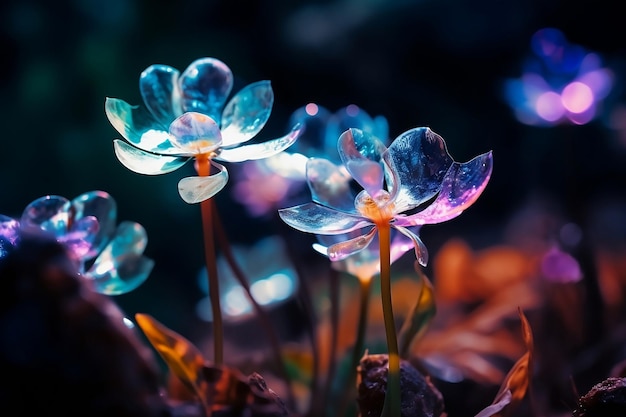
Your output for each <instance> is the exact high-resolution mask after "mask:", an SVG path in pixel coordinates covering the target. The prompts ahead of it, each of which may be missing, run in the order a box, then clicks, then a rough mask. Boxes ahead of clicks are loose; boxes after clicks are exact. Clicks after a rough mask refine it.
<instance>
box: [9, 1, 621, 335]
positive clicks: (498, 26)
mask: <svg viewBox="0 0 626 417" xmlns="http://www.w3.org/2000/svg"><path fill="white" fill-rule="evenodd" d="M0 8H1V9H0V10H1V11H2V12H1V16H2V26H1V34H0V36H1V41H0V43H1V45H2V62H3V63H2V66H1V67H0V68H1V75H0V80H1V81H0V97H1V98H2V108H1V112H0V114H1V115H2V126H3V132H2V136H3V138H2V148H1V151H0V158H1V160H0V178H2V180H1V186H0V213H4V214H6V215H12V216H19V215H20V213H21V211H22V209H23V208H24V206H25V205H26V204H28V203H29V202H30V201H32V200H34V199H36V198H38V197H40V196H43V195H46V194H58V195H62V196H65V197H67V198H73V197H75V196H77V195H79V194H81V193H83V192H86V191H90V190H95V189H101V190H105V191H107V192H109V193H110V194H111V195H112V196H113V197H114V198H115V199H116V200H117V203H118V218H119V220H120V221H121V220H134V221H137V222H140V223H141V224H142V225H143V226H144V227H145V228H146V230H147V231H148V236H149V243H148V248H147V250H146V254H147V255H148V256H150V257H152V258H154V259H155V260H156V262H157V264H156V267H155V269H154V271H153V273H152V275H151V277H150V278H149V279H148V281H147V282H146V283H145V284H144V285H142V286H141V287H140V288H138V289H137V290H135V291H134V292H132V293H129V294H126V295H122V296H119V297H117V300H118V301H119V303H120V304H121V305H122V307H123V308H125V309H126V310H127V311H129V313H131V314H132V313H134V312H137V311H141V312H149V313H151V314H154V315H155V316H156V317H158V318H159V320H161V321H162V322H164V323H165V324H167V325H169V326H171V327H173V328H176V329H177V331H179V332H181V333H182V334H189V332H191V331H192V328H194V326H195V323H194V320H196V318H195V313H194V307H195V303H196V302H197V300H198V299H199V298H201V297H202V296H203V294H201V292H200V290H199V289H198V286H197V284H196V275H197V272H198V270H199V269H200V268H201V267H202V265H203V261H204V260H203V249H202V245H203V243H202V235H201V222H200V210H199V207H198V206H191V205H187V204H186V203H184V202H183V201H182V200H181V199H180V197H179V196H178V193H177V191H176V184H177V182H178V180H179V179H180V178H182V177H183V176H187V175H191V174H192V172H193V169H192V167H191V165H188V166H186V167H184V168H183V169H182V170H179V171H176V172H174V173H171V174H168V175H164V176H158V177H147V176H141V175H137V174H134V173H132V172H130V171H129V170H127V169H126V168H124V167H123V166H122V165H121V164H120V163H119V162H118V161H117V159H116V157H115V155H114V153H113V146H112V140H113V139H114V138H117V137H119V135H118V133H117V132H116V131H115V130H114V129H113V128H112V127H111V125H110V124H109V122H108V121H107V119H106V117H105V114H104V100H105V97H117V98H122V99H124V100H126V101H128V102H129V103H133V104H140V103H141V97H140V95H139V90H138V79H139V74H140V73H141V71H142V70H144V69H145V68H146V67H148V66H149V65H151V64H154V63H161V64H169V65H171V66H174V67H176V68H178V69H180V70H181V71H182V70H184V69H185V68H186V66H187V65H188V64H190V63H191V62H192V61H193V60H195V59H196V58H200V57H204V56H212V57H216V58H219V59H221V60H222V61H224V62H225V63H226V64H227V65H228V66H230V68H231V69H232V70H233V73H234V74H235V82H236V84H235V88H234V91H237V90H238V89H240V88H241V87H242V86H244V85H246V84H248V83H250V82H254V81H258V80H264V79H268V80H271V81H272V86H273V88H274V92H275V104H274V109H273V112H272V116H271V118H270V121H269V122H268V125H267V126H266V127H265V128H264V130H263V131H262V133H261V136H262V137H264V138H273V137H277V136H281V135H283V134H284V133H285V132H286V131H287V129H288V126H287V124H288V119H289V116H290V114H291V112H293V111H294V110H295V109H296V108H298V107H300V106H302V105H305V104H306V103H309V102H316V103H318V104H321V105H323V106H325V107H327V108H328V109H330V110H332V111H334V110H337V109H339V108H341V107H343V106H346V105H348V104H357V105H358V106H360V107H361V108H363V109H364V110H366V111H367V112H368V113H369V114H371V115H383V116H385V117H386V118H387V120H388V122H389V128H390V136H391V138H394V137H396V136H397V135H398V134H400V133H402V132H404V131H405V130H408V129H410V128H413V127H416V126H430V127H431V128H432V129H433V130H434V131H436V132H437V133H439V134H441V135H442V136H443V137H444V138H445V139H446V141H447V144H448V149H449V151H450V153H451V154H452V155H453V157H454V158H455V159H456V160H459V161H466V160H468V159H470V158H472V157H474V156H475V155H478V154H479V153H483V152H486V151H488V150H493V153H494V161H495V162H494V172H493V176H492V179H491V182H490V184H489V185H488V187H487V189H486V191H485V192H484V194H483V195H482V196H481V198H480V199H479V200H478V202H477V203H476V204H475V205H474V206H473V207H472V208H471V209H470V210H468V211H467V212H466V213H464V214H463V216H461V217H459V218H458V219H455V220H453V221H451V222H448V223H446V224H443V225H441V226H437V227H430V226H428V227H425V228H424V230H423V238H424V241H425V243H426V245H428V246H429V248H430V250H431V252H433V253H436V250H437V247H438V245H440V244H441V243H442V242H444V241H445V240H447V239H449V238H450V237H453V236H462V237H464V238H466V239H468V240H469V241H471V242H473V243H474V244H475V245H476V246H477V247H480V246H481V245H488V244H493V243H495V242H498V241H500V240H501V239H502V237H503V233H504V225H505V224H507V222H508V220H509V219H510V218H511V216H513V215H514V214H515V213H516V212H517V211H518V210H520V209H522V208H523V207H524V206H525V204H526V203H527V202H528V201H529V200H532V199H533V198H534V197H535V196H537V195H542V196H548V198H549V199H550V200H551V201H553V202H554V203H555V204H556V205H558V206H559V207H560V208H561V209H562V211H563V212H564V213H565V216H566V217H568V218H569V219H570V220H571V221H572V222H575V223H577V224H581V223H585V222H586V221H588V219H589V215H590V213H591V212H592V211H593V210H594V208H595V207H596V206H597V205H598V204H602V202H606V201H608V202H609V203H608V204H609V205H610V206H611V207H614V208H615V210H614V211H616V212H620V210H621V213H626V210H625V209H624V207H625V205H624V201H625V196H624V191H626V187H625V185H626V184H625V183H626V168H625V167H626V163H625V158H626V141H624V135H625V133H624V129H626V122H624V117H620V116H619V115H620V112H621V114H622V115H623V114H624V111H623V109H624V106H625V103H626V101H625V100H624V98H625V97H624V91H623V82H624V78H625V77H626V72H625V70H624V69H625V68H626V67H625V58H626V32H625V31H624V26H623V21H624V14H623V12H622V11H621V7H620V5H619V2H616V1H609V0H596V1H556V0H541V1H538V0H531V1H521V0H507V1H502V0H499V1H498V0H476V1H460V0H439V1H434V0H422V1H406V0H395V1H394V0H388V1H382V0H335V1H301V2H297V1H285V0H282V1H240V0H228V1H223V0H222V1H199V0H195V1H194V0H181V1H171V2H167V1H162V0H161V1H156V0H135V1H131V0H108V1H106V2H104V1H96V0H73V1H72V0H60V1H54V2H52V1H44V0H32V1H28V0H20V1H17V0H5V1H4V2H3V3H2V6H0ZM546 27H552V28H557V29H559V30H560V31H562V32H563V34H564V35H565V36H566V37H567V39H568V40H569V41H570V42H572V43H575V44H578V45H580V46H582V47H584V48H585V49H587V50H589V51H594V52H596V53H598V54H599V55H600V56H601V57H602V60H603V63H604V66H606V67H608V68H610V69H611V71H612V72H613V75H614V78H613V86H612V90H611V93H610V95H609V96H607V98H606V99H605V100H604V102H603V103H602V106H601V107H600V108H599V110H598V115H597V117H596V118H595V119H594V120H592V121H591V122H589V123H587V124H585V125H574V124H568V123H561V124H558V125H554V126H541V127H538V126H529V125H525V124H523V123H521V122H519V121H518V120H517V119H516V118H515V115H514V112H513V110H512V108H511V106H510V105H509V104H508V103H507V101H506V100H505V98H504V93H503V85H504V83H505V81H506V80H507V79H511V78H516V77H520V76H521V74H522V68H523V65H524V62H525V60H526V59H527V57H528V55H529V54H530V39H531V37H532V35H533V34H534V33H535V32H536V31H537V30H539V29H541V28H546ZM620 127H621V128H620ZM230 185H231V184H229V186H230ZM217 202H218V205H219V206H220V209H221V213H222V214H223V215H222V217H223V220H224V224H225V227H226V229H227V231H228V232H229V236H230V237H231V239H232V241H233V243H243V244H247V243H252V242H254V241H255V240H256V239H258V238H259V237H262V236H264V235H271V234H275V233H278V232H281V231H284V227H283V226H284V225H281V224H280V222H279V221H277V219H276V218H275V217H270V218H253V217H251V216H249V215H248V213H247V212H246V210H245V209H244V208H243V207H242V206H241V205H240V204H239V203H237V202H236V201H234V200H233V198H232V195H231V194H230V192H229V188H228V187H227V188H226V190H224V191H223V192H221V193H220V194H219V195H218V196H217ZM616 218H617V219H618V220H619V219H622V220H623V219H624V217H623V215H622V216H621V217H620V216H617V217H616ZM614 225H615V226H616V233H623V231H624V226H623V224H614Z"/></svg>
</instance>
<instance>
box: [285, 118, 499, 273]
mask: <svg viewBox="0 0 626 417" xmlns="http://www.w3.org/2000/svg"><path fill="white" fill-rule="evenodd" d="M337 147H338V150H339V156H340V158H341V160H342V161H343V164H344V166H345V169H342V168H340V167H338V166H337V165H335V164H333V163H332V162H330V161H328V160H326V159H321V158H320V159H316V158H313V159H311V160H310V161H309V162H308V163H307V180H308V183H309V187H310V189H311V193H312V197H313V202H310V203H305V204H302V205H298V206H295V207H290V208H285V209H281V210H279V214H280V217H281V218H282V219H283V220H284V221H285V222H286V223H287V224H289V225H290V226H292V227H294V228H296V229H298V230H301V231H304V232H308V233H316V234H320V235H341V234H345V233H350V232H353V231H358V233H356V234H357V236H356V237H354V238H351V239H348V240H345V241H342V242H339V243H335V244H333V245H331V246H330V247H328V250H327V254H328V257H329V258H330V259H331V260H340V259H345V258H346V257H348V256H350V255H352V254H354V253H357V252H359V251H362V250H363V249H365V248H367V247H368V245H370V243H371V242H372V240H373V239H374V236H375V235H376V234H377V233H376V231H377V228H378V226H379V225H382V224H386V223H388V224H389V225H390V226H391V227H392V228H394V229H396V230H397V231H398V232H400V233H401V234H403V235H404V236H406V237H407V238H409V239H410V240H411V241H412V242H413V245H414V248H415V253H416V257H417V259H418V261H419V262H420V264H422V265H426V263H427V262H428V253H427V250H426V247H425V245H424V244H423V243H422V241H421V240H420V238H419V236H418V235H417V233H415V232H414V231H412V230H410V228H411V227H415V226H422V225H425V224H436V223H441V222H444V221H446V220H450V219H453V218H455V217H457V216H458V215H460V214H461V213H462V212H463V211H464V210H465V209H466V208H468V207H469V206H471V205H472V204H473V203H474V202H475V201H476V199H477V198H478V197H479V195H480V194H481V193H482V191H483V190H484V188H485V186H486V185H487V182H488V181H489V178H490V176H491V170H492V154H491V152H487V153H484V154H482V155H479V156H477V157H475V158H474V159H472V160H471V161H469V162H466V163H459V162H455V161H454V160H453V159H452V157H451V156H450V155H449V154H448V151H447V149H446V145H445V142H444V140H443V138H442V137H441V136H439V135H438V134H436V133H435V132H433V131H432V130H430V129H429V128H426V127H420V128H415V129H411V130H408V131H406V132H404V133H402V134H401V135H400V136H398V137H397V138H396V139H395V140H394V141H393V142H392V143H391V145H390V146H389V148H387V147H386V146H385V145H384V144H383V143H382V142H381V141H380V140H378V139H376V138H375V137H374V136H373V135H370V134H368V133H366V132H363V131H361V130H359V129H349V130H347V131H345V132H344V133H343V134H342V135H341V136H340V137H339V141H338V144H337ZM348 175H350V176H351V177H352V178H353V179H354V180H356V182H357V183H358V184H359V185H360V186H361V187H362V188H363V190H362V191H360V192H359V193H358V194H356V195H355V193H354V192H353V191H352V189H351V188H350V187H349V182H347V181H346V176H348Z"/></svg>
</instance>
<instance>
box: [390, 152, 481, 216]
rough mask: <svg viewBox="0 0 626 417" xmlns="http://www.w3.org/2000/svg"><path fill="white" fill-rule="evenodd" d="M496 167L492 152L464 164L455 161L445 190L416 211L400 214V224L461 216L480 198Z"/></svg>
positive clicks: (443, 188)
mask: <svg viewBox="0 0 626 417" xmlns="http://www.w3.org/2000/svg"><path fill="white" fill-rule="evenodd" d="M492 168H493V157H492V153H491V152H487V153H484V154H482V155H479V156H477V157H475V158H474V159H472V160H471V161H469V162H466V163H463V164H461V163H458V162H455V163H454V164H452V166H451V167H450V169H449V170H448V172H447V173H446V175H445V177H444V178H443V182H442V185H441V191H440V193H439V195H438V196H437V198H436V199H435V201H433V202H432V203H431V204H430V205H429V206H428V207H426V208H425V209H424V210H422V211H420V212H418V213H416V214H413V215H410V216H398V217H397V218H396V224H398V225H400V226H402V225H412V226H415V225H423V224H435V223H441V222H444V221H447V220H450V219H453V218H455V217H457V216H458V215H460V214H461V213H462V212H463V211H464V210H465V209H467V208H468V207H469V206H471V205H472V204H474V202H475V201H476V200H477V199H478V197H479V196H480V194H481V193H482V192H483V190H484V189H485V187H486V186H487V183H488V182H489V178H490V177H491V171H492Z"/></svg>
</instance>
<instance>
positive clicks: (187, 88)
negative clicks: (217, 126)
mask: <svg viewBox="0 0 626 417" xmlns="http://www.w3.org/2000/svg"><path fill="white" fill-rule="evenodd" d="M178 83H179V84H178V85H179V87H180V92H181V98H182V105H183V111H195V112H198V113H203V114H206V115H207V116H210V117H211V118H212V119H213V120H220V117H221V115H222V108H223V107H224V103H226V99H227V98H228V95H229V94H230V91H231V90H232V88H233V73H232V71H231V70H230V68H228V66H227V65H226V64H224V63H223V62H222V61H220V60H219V59H215V58H201V59H198V60H196V61H194V62H192V63H191V64H190V65H189V66H188V67H187V69H186V70H185V71H184V72H183V73H182V75H181V76H180V78H179V79H178Z"/></svg>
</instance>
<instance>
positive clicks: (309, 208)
mask: <svg viewBox="0 0 626 417" xmlns="http://www.w3.org/2000/svg"><path fill="white" fill-rule="evenodd" d="M278 214H279V215H280V218H281V219H283V221H284V222H285V223H287V224H288V225H289V226H291V227H293V228H294V229H298V230H300V231H302V232H308V233H318V234H321V235H336V234H341V233H347V232H350V231H352V230H356V229H361V228H363V227H367V226H371V224H372V223H371V222H369V221H368V220H367V219H365V218H363V217H360V216H355V215H352V214H349V213H344V212H341V211H337V210H333V209H330V208H327V207H324V206H320V205H319V204H315V203H306V204H302V205H299V206H295V207H289V208H285V209H280V210H278Z"/></svg>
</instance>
